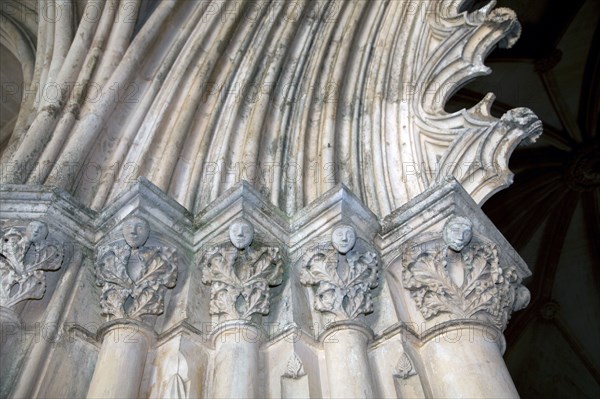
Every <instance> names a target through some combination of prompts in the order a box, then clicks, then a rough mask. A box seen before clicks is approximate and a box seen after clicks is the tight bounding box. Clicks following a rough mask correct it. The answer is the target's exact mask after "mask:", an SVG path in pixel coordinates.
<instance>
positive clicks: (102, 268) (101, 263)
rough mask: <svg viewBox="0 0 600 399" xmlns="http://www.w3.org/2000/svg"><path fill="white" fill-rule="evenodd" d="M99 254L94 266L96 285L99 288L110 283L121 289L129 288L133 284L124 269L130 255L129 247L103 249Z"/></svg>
mask: <svg viewBox="0 0 600 399" xmlns="http://www.w3.org/2000/svg"><path fill="white" fill-rule="evenodd" d="M100 253H101V255H100V256H99V257H98V259H99V260H98V261H97V266H96V283H97V284H98V285H99V286H102V285H104V284H107V283H112V284H115V285H117V286H119V287H122V288H128V287H130V286H131V285H132V284H133V282H132V281H131V278H129V275H128V274H127V269H126V264H127V260H128V259H129V256H130V254H131V252H130V250H129V247H127V246H126V247H125V248H105V249H103V250H101V251H100Z"/></svg>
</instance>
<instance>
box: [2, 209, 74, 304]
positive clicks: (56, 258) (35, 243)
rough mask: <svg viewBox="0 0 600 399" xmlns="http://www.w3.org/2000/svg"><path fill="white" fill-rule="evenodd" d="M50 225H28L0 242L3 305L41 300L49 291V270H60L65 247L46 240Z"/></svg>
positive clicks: (10, 232) (14, 228) (10, 231)
mask: <svg viewBox="0 0 600 399" xmlns="http://www.w3.org/2000/svg"><path fill="white" fill-rule="evenodd" d="M47 237H48V226H47V225H46V224H45V223H43V222H39V221H33V222H31V223H29V225H28V226H27V228H26V229H25V231H24V232H23V229H22V228H16V227H13V228H11V229H9V230H8V231H7V232H6V233H4V234H3V235H2V242H1V243H0V245H1V247H0V278H1V280H0V304H1V305H2V306H4V307H8V308H10V307H13V306H14V305H16V304H17V303H19V302H22V301H24V300H27V299H41V298H42V297H43V296H44V292H45V291H46V274H45V273H44V272H46V271H55V270H58V269H59V268H60V266H61V264H62V261H63V247H62V245H59V244H57V243H54V242H52V241H49V240H47Z"/></svg>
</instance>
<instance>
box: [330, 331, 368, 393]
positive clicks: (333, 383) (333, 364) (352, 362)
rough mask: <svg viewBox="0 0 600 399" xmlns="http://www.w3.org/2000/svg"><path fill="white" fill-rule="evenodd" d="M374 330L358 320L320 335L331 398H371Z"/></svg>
mask: <svg viewBox="0 0 600 399" xmlns="http://www.w3.org/2000/svg"><path fill="white" fill-rule="evenodd" d="M372 338H373V333H372V331H371V330H370V329H369V328H368V327H366V326H364V325H362V324H359V323H354V322H342V323H340V324H337V323H336V324H335V325H334V326H332V327H330V328H328V329H327V330H326V331H325V332H324V333H323V334H322V336H321V341H322V342H323V348H324V350H325V361H326V365H327V376H328V378H329V392H330V396H331V397H332V398H372V397H373V396H374V393H373V378H372V376H371V367H370V366H369V357H368V355H367V346H368V344H369V341H370V340H372Z"/></svg>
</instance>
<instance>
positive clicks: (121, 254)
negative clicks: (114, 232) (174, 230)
mask: <svg viewBox="0 0 600 399" xmlns="http://www.w3.org/2000/svg"><path fill="white" fill-rule="evenodd" d="M149 233H150V226H149V224H148V222H147V221H146V220H145V219H143V218H141V217H137V216H136V217H131V218H129V219H127V220H126V221H125V222H124V223H123V238H124V242H123V241H118V242H116V243H111V244H109V245H105V246H102V247H100V248H99V250H98V254H97V257H96V283H97V284H98V285H99V286H101V287H102V296H101V299H100V305H101V307H102V314H104V315H108V316H112V317H114V318H132V319H138V320H139V319H140V318H141V317H142V316H143V315H149V314H152V315H158V314H161V313H162V312H163V308H164V296H165V291H166V290H167V288H173V287H175V283H176V281H177V256H176V253H175V250H174V249H172V248H169V247H151V246H147V245H145V244H146V240H147V239H148V235H149Z"/></svg>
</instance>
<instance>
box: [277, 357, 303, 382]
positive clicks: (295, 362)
mask: <svg viewBox="0 0 600 399" xmlns="http://www.w3.org/2000/svg"><path fill="white" fill-rule="evenodd" d="M305 375H306V372H305V371H304V365H303V364H302V360H300V358H299V357H298V355H296V354H295V353H292V356H290V359H289V360H288V363H287V369H286V372H285V374H284V375H283V376H284V377H287V378H292V379H294V380H297V379H298V378H300V377H304V376H305Z"/></svg>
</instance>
